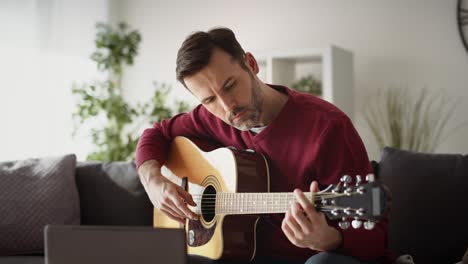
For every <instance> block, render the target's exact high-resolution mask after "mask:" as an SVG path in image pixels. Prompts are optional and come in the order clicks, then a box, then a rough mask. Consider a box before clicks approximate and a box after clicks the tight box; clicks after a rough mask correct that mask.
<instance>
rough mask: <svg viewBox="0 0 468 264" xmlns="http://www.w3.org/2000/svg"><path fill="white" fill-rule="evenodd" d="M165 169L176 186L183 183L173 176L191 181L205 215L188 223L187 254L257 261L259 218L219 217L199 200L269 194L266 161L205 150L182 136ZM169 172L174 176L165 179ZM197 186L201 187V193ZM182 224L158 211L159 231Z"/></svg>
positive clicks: (231, 151) (247, 154) (250, 154)
mask: <svg viewBox="0 0 468 264" xmlns="http://www.w3.org/2000/svg"><path fill="white" fill-rule="evenodd" d="M164 167H165V168H163V174H165V176H167V177H168V178H170V179H171V180H173V181H174V182H175V183H177V184H179V183H180V179H177V178H174V175H176V177H179V178H182V177H187V178H188V182H189V191H190V193H191V194H192V195H193V197H194V199H195V202H196V203H197V205H198V207H197V208H198V210H196V209H197V208H195V207H194V208H193V209H195V210H196V211H197V213H198V214H199V215H200V216H201V217H200V220H199V221H192V220H188V221H187V224H186V225H185V229H186V232H187V251H188V254H193V255H200V256H204V257H208V258H210V259H232V260H244V261H249V260H251V259H253V258H254V257H255V253H256V225H257V223H258V220H259V216H257V215H225V214H222V213H221V214H215V213H214V211H213V210H214V207H212V206H211V207H210V200H200V199H199V200H197V199H196V198H197V197H198V198H200V197H201V195H202V194H203V195H204V197H210V195H214V194H216V193H245V192H249V193H254V192H256V193H267V192H269V191H270V190H269V175H268V165H267V162H266V159H265V157H264V156H262V155H260V154H257V153H253V152H248V151H239V150H235V149H231V148H218V149H215V150H213V151H210V152H204V151H202V150H201V149H200V148H199V147H198V146H197V145H195V144H194V143H193V142H192V141H190V140H189V139H187V138H184V137H177V138H175V139H174V141H173V143H172V144H171V149H170V154H169V157H168V160H167V161H166V163H165V166H164ZM164 169H166V172H164ZM167 173H169V174H170V175H166V174H167ZM171 175H172V176H171ZM171 177H172V178H171ZM193 187H198V190H197V189H195V188H193ZM205 194H208V195H207V196H206V195H205ZM219 202H222V201H219ZM217 203H218V201H217ZM178 225H179V224H178V223H177V222H176V221H173V220H171V219H169V218H168V217H167V216H166V215H165V214H163V213H162V212H160V211H159V210H158V209H155V213H154V226H155V227H159V228H162V227H178Z"/></svg>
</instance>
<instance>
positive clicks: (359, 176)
mask: <svg viewBox="0 0 468 264" xmlns="http://www.w3.org/2000/svg"><path fill="white" fill-rule="evenodd" d="M361 182H362V177H361V175H356V186H359V184H360V183H361Z"/></svg>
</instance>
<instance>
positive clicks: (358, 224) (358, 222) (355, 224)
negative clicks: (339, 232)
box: [351, 217, 362, 229]
mask: <svg viewBox="0 0 468 264" xmlns="http://www.w3.org/2000/svg"><path fill="white" fill-rule="evenodd" d="M351 225H352V226H353V228H354V229H358V228H361V226H362V221H361V220H359V219H358V218H357V217H356V218H354V220H353V221H352V222H351Z"/></svg>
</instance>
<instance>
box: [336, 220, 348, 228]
mask: <svg viewBox="0 0 468 264" xmlns="http://www.w3.org/2000/svg"><path fill="white" fill-rule="evenodd" d="M338 226H339V227H340V228H341V229H343V230H344V229H348V228H349V222H348V221H346V218H344V217H343V218H342V220H341V221H340V222H339V223H338Z"/></svg>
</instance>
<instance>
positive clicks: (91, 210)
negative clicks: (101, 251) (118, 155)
mask: <svg viewBox="0 0 468 264" xmlns="http://www.w3.org/2000/svg"><path fill="white" fill-rule="evenodd" d="M76 183H77V186H78V192H79V194H80V205H81V223H82V224H84V225H152V222H153V206H152V204H151V202H150V200H149V198H148V196H147V194H146V192H145V190H144V188H143V186H142V185H141V183H140V180H139V178H138V174H137V171H136V169H135V163H133V162H104V163H101V162H84V163H78V166H77V170H76Z"/></svg>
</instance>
